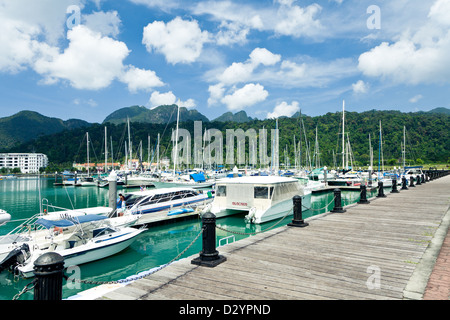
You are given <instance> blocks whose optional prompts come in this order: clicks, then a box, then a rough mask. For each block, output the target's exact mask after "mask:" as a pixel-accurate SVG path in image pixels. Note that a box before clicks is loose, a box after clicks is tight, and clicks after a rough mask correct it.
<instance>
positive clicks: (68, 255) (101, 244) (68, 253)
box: [18, 228, 145, 278]
mask: <svg viewBox="0 0 450 320" xmlns="http://www.w3.org/2000/svg"><path fill="white" fill-rule="evenodd" d="M131 229H132V228H129V230H127V231H126V232H124V233H121V234H120V235H116V236H114V237H111V238H109V239H108V237H99V238H98V239H93V240H91V241H90V242H89V244H88V245H87V246H86V247H84V246H80V247H75V248H72V249H64V250H60V251H59V250H55V252H57V253H59V254H60V255H61V256H62V257H63V258H64V267H65V268H68V267H70V266H76V265H81V264H84V263H88V262H92V261H96V260H100V259H104V258H107V257H109V256H112V255H114V254H116V253H119V252H120V251H122V250H124V249H126V248H127V247H129V246H130V245H131V244H132V243H133V242H134V241H135V240H136V237H137V236H138V235H139V234H140V233H141V232H143V231H144V230H145V229H139V230H137V229H132V230H131ZM46 252H48V251H42V252H35V253H34V254H33V256H32V258H31V261H29V262H28V263H27V264H26V265H24V266H23V267H19V268H18V269H19V271H20V273H21V274H22V276H23V277H25V278H30V277H33V276H34V272H33V269H34V261H36V259H37V258H38V257H39V256H41V255H42V254H44V253H46Z"/></svg>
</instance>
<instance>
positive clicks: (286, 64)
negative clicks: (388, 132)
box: [0, 0, 450, 122]
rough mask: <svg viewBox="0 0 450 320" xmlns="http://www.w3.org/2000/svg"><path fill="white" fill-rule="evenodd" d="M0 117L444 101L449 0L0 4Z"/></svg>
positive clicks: (280, 110)
mask: <svg viewBox="0 0 450 320" xmlns="http://www.w3.org/2000/svg"><path fill="white" fill-rule="evenodd" d="M0 25H1V29H2V30H3V31H2V34H1V35H0V117H5V116H10V115H12V114H14V113H16V112H18V111H21V110H33V111H37V112H40V113H42V114H44V115H46V116H53V117H58V118H62V119H64V120H67V119H69V118H78V119H83V120H86V121H89V122H102V121H103V120H104V118H105V117H106V116H107V115H109V114H110V113H111V112H113V111H115V110H117V109H119V108H123V107H128V106H131V105H142V106H145V107H148V108H153V107H155V106H157V105H160V104H171V103H178V104H179V105H182V106H185V107H187V108H195V109H197V110H199V111H200V112H201V113H203V114H204V115H206V116H207V117H208V118H209V119H214V118H216V117H218V116H220V115H221V114H223V113H224V112H227V111H232V112H233V113H235V112H238V111H240V110H245V111H246V112H247V113H248V114H249V115H250V116H252V117H257V118H259V119H264V118H267V117H269V118H273V117H277V116H283V115H287V116H290V115H292V114H293V113H295V112H296V111H298V110H300V109H301V111H302V113H304V114H307V115H311V116H316V115H321V114H325V113H327V112H336V111H340V110H341V109H342V100H344V99H345V102H346V110H349V111H358V112H361V111H364V110H370V109H374V108H375V109H380V110H401V111H404V112H410V111H418V110H423V111H427V110H431V109H432V108H435V107H447V108H449V107H450V99H449V93H448V92H449V84H450V54H449V52H450V0H432V1H418V0H409V1H406V0H389V1H353V0H316V1H301V0H297V1H294V0H258V1H235V0H227V1H214V0H210V1H199V0H198V1H186V0H184V1H181V0H120V1H119V0H40V1H33V0H15V1H9V0H0Z"/></svg>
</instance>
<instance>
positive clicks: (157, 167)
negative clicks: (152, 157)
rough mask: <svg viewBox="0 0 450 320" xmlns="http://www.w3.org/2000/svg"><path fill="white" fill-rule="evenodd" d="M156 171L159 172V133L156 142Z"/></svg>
mask: <svg viewBox="0 0 450 320" xmlns="http://www.w3.org/2000/svg"><path fill="white" fill-rule="evenodd" d="M156 169H157V170H159V133H158V142H157V146H156Z"/></svg>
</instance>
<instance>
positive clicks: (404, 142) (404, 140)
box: [402, 126, 406, 169]
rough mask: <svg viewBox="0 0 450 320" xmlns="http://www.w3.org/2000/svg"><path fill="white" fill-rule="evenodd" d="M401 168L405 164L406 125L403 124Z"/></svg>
mask: <svg viewBox="0 0 450 320" xmlns="http://www.w3.org/2000/svg"><path fill="white" fill-rule="evenodd" d="M402 151H403V169H405V166H406V127H405V126H403V150H402Z"/></svg>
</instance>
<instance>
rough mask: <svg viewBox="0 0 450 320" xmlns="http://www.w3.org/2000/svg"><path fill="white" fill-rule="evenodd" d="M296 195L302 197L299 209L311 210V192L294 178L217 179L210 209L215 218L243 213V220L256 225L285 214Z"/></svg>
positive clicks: (252, 177) (251, 177)
mask: <svg viewBox="0 0 450 320" xmlns="http://www.w3.org/2000/svg"><path fill="white" fill-rule="evenodd" d="M296 195H299V196H301V197H302V206H303V207H306V208H309V207H311V190H310V189H309V188H306V187H305V186H303V185H302V183H300V182H299V181H298V180H297V179H293V178H287V177H278V176H250V177H237V178H226V179H220V180H217V181H216V195H215V198H214V201H213V202H212V204H211V209H210V210H211V212H212V213H214V214H215V215H216V217H217V218H221V217H225V216H228V215H232V214H236V213H238V212H242V211H246V212H248V215H247V216H246V220H247V221H249V222H251V223H255V224H260V223H264V222H267V221H271V220H274V219H278V218H282V217H283V216H285V215H286V214H288V212H289V211H290V210H291V209H292V207H293V200H292V198H293V197H294V196H296Z"/></svg>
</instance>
